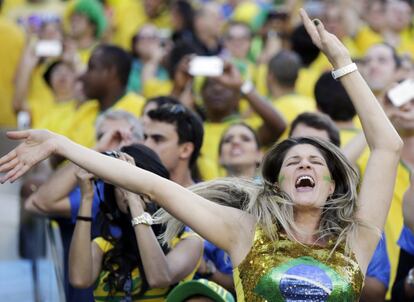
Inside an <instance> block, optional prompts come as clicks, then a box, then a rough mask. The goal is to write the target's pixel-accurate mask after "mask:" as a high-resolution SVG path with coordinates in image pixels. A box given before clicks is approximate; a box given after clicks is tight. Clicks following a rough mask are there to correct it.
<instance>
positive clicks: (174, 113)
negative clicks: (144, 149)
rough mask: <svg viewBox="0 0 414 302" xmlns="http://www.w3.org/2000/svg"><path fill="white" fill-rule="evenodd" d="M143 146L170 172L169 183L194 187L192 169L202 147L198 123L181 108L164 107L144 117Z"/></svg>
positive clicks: (197, 119) (201, 126)
mask: <svg viewBox="0 0 414 302" xmlns="http://www.w3.org/2000/svg"><path fill="white" fill-rule="evenodd" d="M147 117H148V118H147V119H146V121H145V124H144V133H145V134H144V139H145V145H146V146H148V147H150V148H151V149H153V150H154V151H155V152H156V153H157V154H158V156H159V157H160V158H161V161H162V162H163V164H164V165H165V167H166V168H167V169H168V171H169V172H170V176H171V180H173V181H175V182H176V183H178V184H180V185H182V186H184V187H188V186H191V185H192V184H194V180H193V179H192V176H191V169H192V168H193V167H194V165H195V163H196V161H197V158H198V156H199V154H200V149H201V146H202V144H203V137H204V130H203V123H202V121H201V119H200V118H199V117H198V116H197V115H196V114H195V113H193V112H192V111H190V110H189V109H187V108H186V107H184V106H183V105H181V104H175V105H173V104H164V105H162V106H160V107H159V108H157V109H154V110H150V111H149V112H148V113H147Z"/></svg>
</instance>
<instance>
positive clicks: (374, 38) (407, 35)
mask: <svg viewBox="0 0 414 302" xmlns="http://www.w3.org/2000/svg"><path fill="white" fill-rule="evenodd" d="M354 41H355V45H356V46H357V48H358V49H359V52H360V54H361V55H365V53H366V52H367V50H368V49H369V48H370V47H371V46H373V45H375V44H378V43H382V42H384V38H383V37H382V36H381V35H380V34H378V33H376V32H374V31H373V30H372V29H371V28H369V27H368V26H365V27H362V28H361V29H360V30H359V32H358V33H357V34H356V36H355V38H354ZM393 46H394V47H395V48H396V50H397V52H398V54H400V55H401V54H408V55H409V56H410V57H411V59H413V58H414V37H413V33H412V30H411V29H409V28H407V29H405V30H403V31H402V32H401V33H400V43H399V44H398V45H393Z"/></svg>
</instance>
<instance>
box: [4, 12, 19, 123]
mask: <svg viewBox="0 0 414 302" xmlns="http://www.w3.org/2000/svg"><path fill="white" fill-rule="evenodd" d="M0 45H1V47H0V66H1V71H0V104H1V110H0V127H15V126H16V116H15V114H14V110H13V106H12V100H13V95H14V79H15V76H16V70H17V67H18V65H19V62H20V57H21V54H22V51H23V47H24V33H23V31H22V30H20V28H19V27H18V26H17V25H16V24H14V23H13V22H10V21H8V20H6V19H5V18H3V17H0Z"/></svg>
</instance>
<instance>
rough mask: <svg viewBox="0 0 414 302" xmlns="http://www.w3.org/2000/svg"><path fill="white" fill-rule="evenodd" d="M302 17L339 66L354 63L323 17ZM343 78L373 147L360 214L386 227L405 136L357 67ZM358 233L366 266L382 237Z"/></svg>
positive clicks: (359, 254)
mask: <svg viewBox="0 0 414 302" xmlns="http://www.w3.org/2000/svg"><path fill="white" fill-rule="evenodd" d="M301 17H302V20H303V22H304V25H305V27H306V29H307V31H308V33H309V35H310V36H311V38H312V41H313V42H314V44H315V45H316V46H318V47H319V48H320V49H321V51H322V52H323V53H324V54H325V55H326V57H327V58H328V60H329V61H330V62H331V64H332V66H333V68H334V69H335V70H338V69H340V68H342V67H345V66H348V65H350V64H352V61H351V57H350V55H349V52H348V50H347V49H346V48H345V46H344V45H343V44H342V43H341V42H340V41H339V39H338V38H337V37H336V36H334V35H333V34H331V33H329V32H327V31H326V30H325V28H324V26H323V24H322V23H321V22H320V21H319V20H314V21H311V20H310V19H309V17H308V16H307V14H306V12H305V11H304V10H301ZM340 81H341V83H342V84H343V85H344V87H345V89H346V91H347V93H348V94H349V96H350V98H351V100H352V103H353V104H354V106H355V109H356V111H357V113H358V116H359V118H360V120H361V123H362V128H363V130H364V134H365V137H366V139H367V142H368V145H369V147H370V149H371V155H370V158H369V161H368V165H367V169H366V171H365V175H364V177H363V181H362V184H361V188H360V192H359V196H358V203H359V204H358V207H359V209H358V218H359V219H361V220H362V221H364V222H365V223H367V224H369V225H372V226H373V227H376V228H378V229H379V230H382V229H383V227H384V224H385V220H386V217H387V214H388V210H389V206H390V204H391V200H392V196H393V189H394V182H395V178H396V172H397V165H398V161H399V158H400V151H401V148H402V140H401V138H400V137H399V135H398V133H397V132H396V130H395V129H394V127H393V126H392V124H391V122H390V121H389V120H388V118H387V116H386V114H385V113H384V111H383V110H382V108H381V106H380V104H379V103H378V101H377V99H376V98H375V96H374V94H373V93H372V91H371V90H370V89H369V87H368V85H367V83H366V82H365V80H364V79H363V78H362V76H361V75H360V73H359V72H358V71H357V70H355V71H352V72H350V73H345V75H344V76H342V77H340ZM357 236H358V238H357V242H356V245H355V246H354V247H353V249H354V251H355V253H356V255H357V258H358V261H359V263H360V265H361V266H362V267H363V268H366V267H367V266H368V262H369V260H370V258H371V256H372V253H373V252H374V250H375V247H376V245H377V243H378V240H379V237H378V238H376V236H372V233H371V232H370V230H368V229H366V228H360V230H359V232H358V235H357Z"/></svg>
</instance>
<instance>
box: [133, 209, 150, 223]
mask: <svg viewBox="0 0 414 302" xmlns="http://www.w3.org/2000/svg"><path fill="white" fill-rule="evenodd" d="M131 224H132V226H136V225H138V224H145V225H153V224H154V221H153V219H152V217H151V215H150V214H149V213H147V212H144V213H142V214H141V215H139V216H137V217H134V218H132V219H131Z"/></svg>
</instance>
